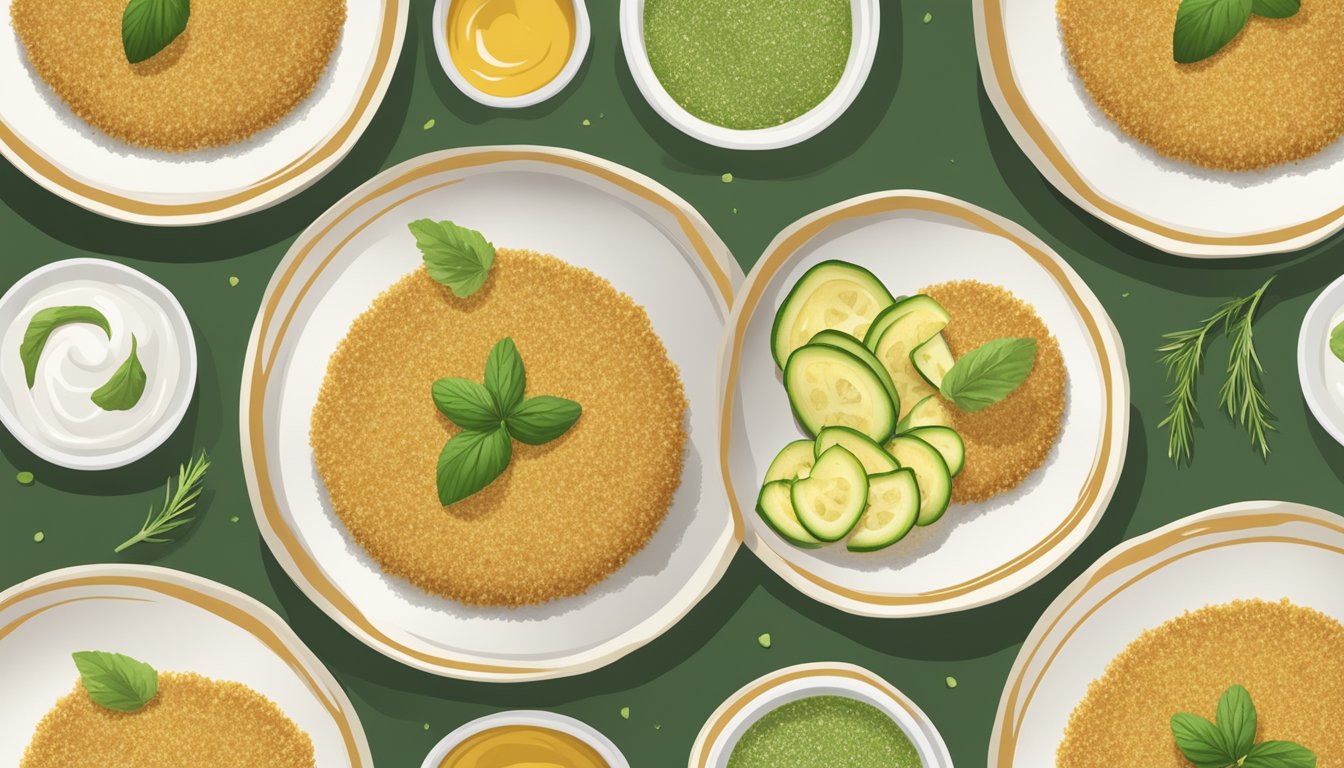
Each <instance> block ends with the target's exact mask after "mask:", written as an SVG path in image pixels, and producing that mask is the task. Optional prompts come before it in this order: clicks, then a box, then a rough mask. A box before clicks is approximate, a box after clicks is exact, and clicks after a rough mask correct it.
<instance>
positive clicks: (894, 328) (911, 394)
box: [873, 296, 947, 415]
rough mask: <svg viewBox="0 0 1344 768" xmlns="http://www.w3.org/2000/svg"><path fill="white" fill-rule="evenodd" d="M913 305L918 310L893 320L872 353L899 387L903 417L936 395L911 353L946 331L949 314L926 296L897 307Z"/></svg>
mask: <svg viewBox="0 0 1344 768" xmlns="http://www.w3.org/2000/svg"><path fill="white" fill-rule="evenodd" d="M920 299H923V301H920ZM912 303H913V304H914V305H915V306H914V307H913V308H912V309H910V311H908V312H906V313H905V314H903V315H901V316H900V317H898V318H896V319H895V320H893V321H892V322H891V323H890V324H889V325H887V327H886V330H884V331H882V335H881V337H879V338H878V340H877V346H876V347H875V348H874V350H873V352H874V354H876V355H877V359H878V360H881V361H882V365H884V366H885V367H886V369H887V373H889V374H891V380H892V382H894V383H895V384H896V393H897V395H899V396H900V398H901V404H902V405H903V406H904V409H903V410H902V414H901V415H905V412H906V411H907V410H908V409H909V408H913V407H914V405H915V403H917V402H919V401H920V400H922V399H924V398H925V397H928V396H929V395H932V394H933V393H934V392H935V391H936V390H935V389H934V388H933V387H931V386H929V383H928V382H927V381H925V380H924V377H923V376H920V375H919V372H918V371H916V370H915V365H914V363H913V362H912V361H911V358H910V353H911V352H913V351H914V350H915V348H916V347H918V346H919V345H921V344H923V343H924V342H926V341H928V340H929V339H932V338H933V337H934V336H936V335H938V333H939V332H940V331H942V330H943V329H944V328H946V327H947V312H945V311H943V308H942V307H940V306H938V303H937V302H935V301H934V300H933V299H930V298H929V297H927V296H915V297H913V298H909V299H906V300H905V301H904V302H902V304H898V305H897V306H903V305H904V304H912Z"/></svg>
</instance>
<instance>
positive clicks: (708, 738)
mask: <svg viewBox="0 0 1344 768" xmlns="http://www.w3.org/2000/svg"><path fill="white" fill-rule="evenodd" d="M812 696H845V697H847V698H850V699H855V700H857V701H862V702H864V703H865V704H871V705H872V706H874V707H877V708H878V709H880V710H882V711H883V712H884V713H886V715H887V716H888V717H890V718H891V719H892V720H893V721H895V723H896V724H897V725H899V726H900V727H901V730H902V731H904V732H905V735H906V736H907V737H908V738H909V739H910V741H911V742H912V743H913V744H914V745H915V751H916V752H918V753H919V761H920V765H921V766H923V768H952V756H951V755H950V754H948V752H947V745H946V744H944V743H943V737H942V736H940V735H939V734H938V729H937V728H935V727H933V722H932V721H930V720H929V718H928V716H927V715H925V714H924V712H923V711H922V710H920V708H919V707H917V706H915V703H914V702H913V701H910V699H908V698H906V697H905V694H903V693H901V692H900V691H898V690H896V688H895V687H893V686H892V685H891V684H890V683H888V682H887V681H886V680H883V679H882V678H880V677H878V676H877V675H875V674H873V673H872V672H869V671H868V670H866V669H864V668H863V667H857V666H854V665H853V664H842V663H839V662H823V663H817V664H799V665H797V666H794V667H786V668H784V669H781V670H778V671H776V672H771V673H770V674H768V675H766V676H764V677H760V678H757V679H756V680H754V681H753V682H751V683H748V684H747V685H745V686H743V687H742V688H741V689H739V690H738V691H737V693H734V694H733V695H732V696H729V697H728V700H727V701H725V702H723V704H721V705H719V708H718V709H717V710H715V711H714V714H713V715H711V716H710V718H709V720H708V721H706V722H705V725H704V727H703V728H701V729H700V735H699V736H698V737H696V740H695V746H694V747H692V748H691V760H690V768H725V766H727V765H728V758H729V756H731V755H732V754H733V748H734V747H736V746H737V742H738V740H740V739H741V738H742V734H744V733H746V732H747V729H748V728H750V727H751V726H752V725H754V724H755V723H756V721H757V720H760V719H761V718H762V717H765V716H766V715H767V714H769V713H770V712H772V711H774V710H776V709H778V708H779V707H780V706H782V705H784V704H787V703H789V702H791V701H797V700H798V699H805V698H809V697H812ZM425 768H431V766H428V765H427V766H426V767H425ZM432 768H438V767H437V766H433V767H432Z"/></svg>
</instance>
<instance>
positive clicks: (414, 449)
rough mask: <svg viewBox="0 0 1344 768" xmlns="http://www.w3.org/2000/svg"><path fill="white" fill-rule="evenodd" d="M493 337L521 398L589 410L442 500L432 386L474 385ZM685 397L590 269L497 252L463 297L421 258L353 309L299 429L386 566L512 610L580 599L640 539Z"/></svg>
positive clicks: (658, 345) (659, 504)
mask: <svg viewBox="0 0 1344 768" xmlns="http://www.w3.org/2000/svg"><path fill="white" fill-rule="evenodd" d="M504 337H511V338H512V339H513V340H514V343H515V344H516V345H517V347H518V351H519V353H520V354H521V355H522V358H523V362H524V364H525V366H526V369H527V395H528V396H529V397H531V396H533V395H555V396H558V397H565V398H569V399H571V400H575V401H577V402H578V403H579V404H580V405H581V406H582V407H583V414H582V415H581V416H580V417H579V420H578V422H576V423H575V425H574V426H573V427H572V428H570V430H569V431H568V432H567V433H565V434H564V435H563V436H561V437H560V438H559V439H557V440H555V441H553V442H551V443H547V444H546V445H541V446H529V445H524V444H522V443H519V442H516V441H515V442H514V444H513V459H512V461H511V462H510V463H509V467H508V469H506V470H505V472H504V474H503V475H501V476H500V477H499V478H498V479H497V480H495V481H494V482H493V483H491V484H490V485H489V486H487V487H486V488H485V489H484V490H482V491H481V492H479V493H477V494H475V495H474V496H471V497H468V498H467V499H464V500H463V501H460V502H458V503H456V504H452V505H449V506H447V507H444V506H443V505H441V504H440V503H439V498H438V490H437V486H436V484H435V468H436V466H437V463H438V457H439V452H440V451H441V450H442V449H443V444H444V442H445V441H446V440H448V438H450V437H452V436H453V435H455V434H457V433H458V432H459V430H458V428H457V427H456V426H455V425H453V424H452V423H451V422H450V421H448V419H447V418H446V417H444V416H443V415H441V414H440V413H439V411H438V409H437V408H436V407H435V405H434V402H433V400H432V399H431V397H430V387H431V385H432V384H433V383H434V382H435V381H436V380H438V379H440V378H444V377H449V376H455V377H461V378H465V379H471V380H473V381H482V380H483V376H484V369H485V360H486V357H487V355H488V354H489V352H490V349H491V348H492V347H493V346H494V345H495V343H496V342H498V341H499V340H500V339H502V338H504ZM686 408H687V403H686V397H685V394H684V393H683V390H682V384H681V379H680V376H679V373H678V371H677V367H676V365H675V364H674V363H673V362H672V361H671V360H670V359H669V358H668V355H667V350H666V349H665V348H664V347H663V344H662V341H661V340H660V339H659V338H658V336H657V334H656V333H655V332H654V330H653V326H652V325H651V323H650V322H649V318H648V315H647V314H646V313H645V312H644V310H643V308H642V307H640V306H639V305H637V304H636V303H635V302H634V301H632V300H631V299H630V298H629V297H628V296H626V295H624V294H622V293H620V292H618V291H617V290H616V289H615V288H613V287H612V286H611V284H610V283H608V282H607V281H606V280H603V279H602V278H600V277H598V276H597V275H594V274H593V273H592V272H589V271H587V270H585V269H580V268H578V267H574V266H570V265H568V264H566V263H564V262H562V261H560V260H558V259H555V258H553V257H550V256H542V255H540V254H536V253H532V252H528V251H515V250H509V249H503V248H501V249H498V251H497V254H496V257H495V263H494V267H493V269H492V270H491V273H490V278H489V280H488V281H487V283H486V284H485V287H484V288H482V289H481V291H479V292H478V293H476V294H475V295H473V296H471V297H469V298H467V299H459V298H457V297H455V296H454V295H453V294H452V292H451V291H449V290H448V289H447V288H445V287H444V286H442V285H439V284H438V283H436V282H434V281H433V280H432V279H431V278H430V277H429V275H428V273H426V272H425V271H424V270H423V269H419V270H416V271H415V272H413V273H411V274H409V275H407V276H406V277H404V278H402V279H401V280H400V281H399V282H397V283H396V284H395V285H393V286H392V287H391V288H390V289H388V290H387V292H385V293H384V294H383V295H382V296H380V297H379V298H378V299H377V300H375V301H374V302H373V305H372V306H371V307H370V308H369V309H368V310H367V311H365V312H364V314H362V315H360V316H359V318H357V319H356V320H355V322H354V323H353V325H352V326H351V328H350V331H349V333H348V334H347V335H346V337H345V339H344V340H343V341H342V342H341V344H340V346H339V347H338V348H337V350H336V353H335V354H334V355H333V356H332V358H331V360H330V362H329V363H328V366H327V373H326V379H325V380H324V382H323V384H322V390H321V392H320V394H319V395H318V401H317V406H316V407H315V408H314V409H313V417H312V426H311V441H312V446H313V452H314V455H315V457H316V460H317V466H318V469H319V471H320V473H321V475H322V478H323V479H324V480H325V481H326V486H327V490H328V492H329V493H330V497H331V503H332V507H333V509H334V510H335V512H336V514H337V515H338V516H339V517H340V518H341V520H342V521H343V522H344V523H345V526H346V527H347V529H348V530H349V531H350V534H351V535H352V536H353V538H354V539H355V541H356V542H358V544H359V545H360V546H361V547H363V548H364V549H365V550H366V551H367V552H368V553H369V555H370V556H371V557H372V558H373V559H374V560H375V561H377V563H378V564H379V565H381V566H382V568H383V570H384V571H386V572H387V573H389V574H392V575H394V576H399V577H401V578H404V579H406V580H408V581H410V582H411V583H412V584H415V585H416V586H418V587H420V588H421V589H423V590H425V591H427V592H430V593H432V594H435V595H440V596H442V597H446V598H449V599H452V600H456V601H459V602H462V603H466V604H469V605H490V606H520V605H528V604H537V603H543V602H546V601H549V600H554V599H557V598H560V597H566V596H570V595H577V594H580V593H582V592H584V591H586V590H587V589H589V588H590V587H592V586H593V585H595V584H597V583H598V582H600V581H602V580H603V579H606V578H607V577H608V576H610V575H611V574H613V573H615V572H616V571H617V570H619V569H620V568H621V567H622V566H623V565H625V563H626V561H628V560H629V559H630V558H631V557H632V556H634V555H635V553H637V552H639V551H640V550H641V549H643V548H644V546H645V545H646V544H647V543H648V541H649V539H650V538H651V537H652V536H653V534H654V532H655V531H657V529H658V527H659V526H660V525H661V524H662V522H663V518H664V517H666V516H667V512H668V509H669V507H670V506H671V503H672V495H673V493H674V492H675V491H676V489H677V486H678V485H680V483H681V469H682V459H683V454H684V453H685V449H686V432H685V428H684V426H683V420H684V416H685V413H686Z"/></svg>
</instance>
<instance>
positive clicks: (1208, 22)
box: [1171, 0, 1252, 64]
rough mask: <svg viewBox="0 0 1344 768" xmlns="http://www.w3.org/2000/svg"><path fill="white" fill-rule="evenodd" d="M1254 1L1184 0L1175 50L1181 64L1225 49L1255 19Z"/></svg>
mask: <svg viewBox="0 0 1344 768" xmlns="http://www.w3.org/2000/svg"><path fill="white" fill-rule="evenodd" d="M1251 3H1252V0H1181V7H1180V8H1179V9H1178V10H1177V11H1176V31H1175V33H1174V34H1173V35H1172V38H1171V52H1172V56H1173V57H1175V59H1176V61H1177V62H1179V63H1181V64H1193V63H1194V62H1196V61H1202V60H1204V59H1207V58H1208V57H1210V56H1212V55H1213V54H1215V53H1217V52H1218V51H1220V50H1222V48H1223V46H1225V45H1227V44H1228V43H1230V42H1232V38H1234V37H1236V36H1237V35H1238V34H1240V32H1241V29H1242V27H1244V26H1246V22H1247V21H1248V20H1250V18H1251Z"/></svg>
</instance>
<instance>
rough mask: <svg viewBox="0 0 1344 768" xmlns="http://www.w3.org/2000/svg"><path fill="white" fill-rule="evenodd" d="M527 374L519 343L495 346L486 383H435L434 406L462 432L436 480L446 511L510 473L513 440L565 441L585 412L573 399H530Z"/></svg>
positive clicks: (452, 441) (510, 341) (506, 341)
mask: <svg viewBox="0 0 1344 768" xmlns="http://www.w3.org/2000/svg"><path fill="white" fill-rule="evenodd" d="M526 389H527V370H526V368H525V367H524V366H523V358H522V356H521V355H520V354H518V348H517V347H516V346H515V345H514V343H513V339H511V338H505V339H502V340H500V341H499V343H497V344H495V346H494V348H493V349H491V350H490V355H489V357H487V358H486V361H485V383H484V384H478V383H477V382H474V381H471V380H468V379H459V378H448V379H439V380H438V381H436V382H434V385H433V387H431V389H430V394H431V395H432V396H433V398H434V405H435V406H437V407H438V409H439V411H440V412H442V413H443V415H444V416H447V417H448V418H449V420H451V421H452V422H453V423H454V424H456V425H457V426H459V427H461V428H462V430H463V431H462V432H461V433H460V434H458V435H456V436H454V437H452V438H449V440H448V442H447V443H445V444H444V446H443V452H442V453H440V454H439V463H438V469H437V473H436V480H437V483H438V488H439V502H440V503H441V504H443V505H444V506H445V507H446V506H448V505H449V504H455V503H457V502H459V501H461V500H463V499H465V498H467V497H468V496H471V495H472V494H474V493H476V492H477V491H480V490H481V489H483V488H485V487H486V486H487V485H489V484H490V483H493V482H494V481H495V478H497V477H499V476H500V475H501V474H503V473H504V470H505V468H506V467H508V466H509V461H510V460H511V459H512V458H513V441H514V440H517V441H518V442H520V443H526V444H528V445H542V444H543V443H549V442H550V441H552V440H554V439H556V438H557V437H560V436H561V435H563V434H564V433H565V432H567V431H569V428H570V427H572V426H574V422H575V421H578V418H579V415H580V414H581V413H582V412H583V409H582V408H581V407H580V406H579V404H578V403H576V402H574V401H573V400H566V399H565V398H563V397H552V396H549V395H539V396H536V397H525V392H526Z"/></svg>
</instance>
